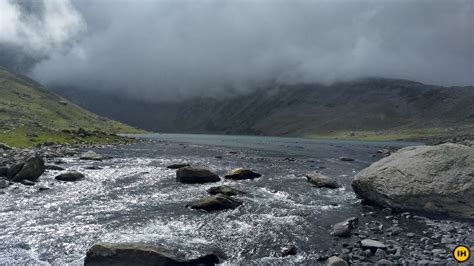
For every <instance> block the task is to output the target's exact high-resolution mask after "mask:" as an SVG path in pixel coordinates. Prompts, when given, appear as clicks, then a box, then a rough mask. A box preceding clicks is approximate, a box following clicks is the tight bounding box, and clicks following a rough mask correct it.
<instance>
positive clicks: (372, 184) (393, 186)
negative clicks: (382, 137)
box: [352, 143, 474, 219]
mask: <svg viewBox="0 0 474 266" xmlns="http://www.w3.org/2000/svg"><path fill="white" fill-rule="evenodd" d="M352 187H353V188H354V191H355V192H356V194H357V195H358V196H359V197H360V198H362V199H364V200H366V201H367V202H371V203H374V204H376V205H380V206H384V207H390V208H393V209H395V210H400V211H403V210H409V211H410V210H411V211H422V212H427V213H433V214H443V215H449V216H452V217H459V218H468V219H473V218H474V148H472V147H468V146H464V145H460V144H452V143H448V144H442V145H437V146H414V147H406V148H403V149H400V150H399V151H397V152H395V153H393V154H392V155H390V156H389V157H386V158H384V159H382V160H380V161H378V162H375V163H374V164H372V165H371V166H369V167H368V168H366V169H364V170H362V171H361V172H360V173H358V174H357V175H356V176H355V177H354V179H353V181H352Z"/></svg>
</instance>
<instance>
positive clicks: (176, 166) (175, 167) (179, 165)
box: [166, 163, 191, 169]
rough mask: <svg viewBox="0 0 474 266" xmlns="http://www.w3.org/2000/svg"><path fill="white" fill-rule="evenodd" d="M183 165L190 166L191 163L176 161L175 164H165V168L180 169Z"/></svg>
mask: <svg viewBox="0 0 474 266" xmlns="http://www.w3.org/2000/svg"><path fill="white" fill-rule="evenodd" d="M183 167H191V165H190V164H189V163H176V164H172V165H168V166H166V168H168V169H180V168H183Z"/></svg>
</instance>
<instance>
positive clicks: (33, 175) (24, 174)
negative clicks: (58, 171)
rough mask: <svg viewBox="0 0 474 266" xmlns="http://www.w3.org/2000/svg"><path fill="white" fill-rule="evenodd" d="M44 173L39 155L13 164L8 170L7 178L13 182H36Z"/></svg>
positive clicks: (42, 162) (42, 161)
mask: <svg viewBox="0 0 474 266" xmlns="http://www.w3.org/2000/svg"><path fill="white" fill-rule="evenodd" d="M43 173H44V160H43V158H41V157H40V156H39V155H33V156H30V157H29V158H28V159H26V160H25V161H24V162H19V163H16V164H14V165H13V166H12V167H10V169H9V170H8V175H7V176H8V178H9V179H10V180H11V181H13V182H21V181H22V180H25V179H27V180H30V181H33V182H36V181H37V180H38V178H39V177H40V176H41V175H42V174H43Z"/></svg>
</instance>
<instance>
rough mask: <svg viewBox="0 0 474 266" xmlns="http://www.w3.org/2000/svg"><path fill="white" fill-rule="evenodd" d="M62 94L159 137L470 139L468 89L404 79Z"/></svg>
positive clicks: (473, 118) (472, 117) (472, 99)
mask: <svg viewBox="0 0 474 266" xmlns="http://www.w3.org/2000/svg"><path fill="white" fill-rule="evenodd" d="M63 93H65V95H67V97H71V98H72V99H74V100H75V101H77V102H78V103H79V104H81V105H83V106H86V107H87V108H90V109H91V110H94V111H96V112H98V113H101V114H104V115H108V116H110V117H113V118H115V119H119V120H121V121H125V122H127V123H130V124H133V125H135V126H139V127H142V128H145V129H148V130H155V131H160V132H188V133H226V134H253V135H285V136H320V137H325V136H326V137H356V138H366V139H377V138H379V139H401V138H419V137H422V136H436V135H450V134H470V133H474V88H473V87H440V86H432V85H425V84H421V83H418V82H413V81H406V80H394V79H375V78H371V79H361V80H357V81H352V82H339V83H335V84H333V85H330V86H325V85H321V84H300V85H279V86H274V87H271V88H266V89H262V90H258V91H255V92H253V93H251V94H248V95H244V96H238V97H234V98H228V99H221V100H216V99H208V98H196V99H190V100H185V101H181V102H178V103H156V104H147V103H141V102H137V101H132V100H129V99H122V98H119V97H110V96H107V95H102V96H101V95H98V94H93V97H92V95H87V93H84V91H83V92H81V94H79V93H76V94H74V92H73V91H69V92H68V91H64V90H63ZM114 106H120V108H114ZM123 110H126V112H125V111H123Z"/></svg>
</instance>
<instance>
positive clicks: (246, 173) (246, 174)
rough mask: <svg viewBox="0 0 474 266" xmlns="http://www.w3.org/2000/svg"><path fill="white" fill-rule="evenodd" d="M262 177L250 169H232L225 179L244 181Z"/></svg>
mask: <svg viewBox="0 0 474 266" xmlns="http://www.w3.org/2000/svg"><path fill="white" fill-rule="evenodd" d="M261 176H262V175H261V174H258V173H255V172H253V171H252V170H249V169H245V168H235V169H232V170H231V171H230V172H229V173H227V174H226V175H225V176H224V177H225V178H227V179H234V180H243V179H254V178H257V177H261Z"/></svg>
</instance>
